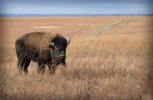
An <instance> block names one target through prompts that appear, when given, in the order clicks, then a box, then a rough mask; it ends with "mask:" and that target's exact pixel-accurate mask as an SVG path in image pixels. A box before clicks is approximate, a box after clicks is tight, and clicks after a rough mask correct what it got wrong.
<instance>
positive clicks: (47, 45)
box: [15, 32, 70, 74]
mask: <svg viewBox="0 0 153 100" xmlns="http://www.w3.org/2000/svg"><path fill="white" fill-rule="evenodd" d="M69 43H70V40H69V41H68V42H67V40H66V39H65V38H64V37H63V36H60V35H58V34H52V33H46V32H31V33H27V34H25V35H23V36H21V37H20V38H18V39H17V40H16V43H15V48H16V54H17V58H18V69H19V71H20V72H22V71H24V73H25V74H27V73H28V66H29V64H30V62H31V61H34V62H37V63H38V73H41V74H44V72H45V65H47V66H48V68H49V71H50V73H51V74H52V73H54V72H55V70H56V68H57V66H58V65H59V64H63V65H64V66H65V59H66V48H67V45H68V44H69Z"/></svg>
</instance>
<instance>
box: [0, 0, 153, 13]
mask: <svg viewBox="0 0 153 100" xmlns="http://www.w3.org/2000/svg"><path fill="white" fill-rule="evenodd" d="M0 2H1V3H0V14H42V15H43V14H153V12H152V11H153V10H152V9H153V0H1V1H0Z"/></svg>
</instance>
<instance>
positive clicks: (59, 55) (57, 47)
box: [49, 37, 71, 66]
mask: <svg viewBox="0 0 153 100" xmlns="http://www.w3.org/2000/svg"><path fill="white" fill-rule="evenodd" d="M70 41H71V38H70V40H69V41H67V40H66V39H65V38H64V37H55V38H54V39H53V40H52V41H51V42H49V48H52V49H53V51H52V52H51V53H50V55H51V58H52V60H54V61H56V63H57V62H58V64H62V65H64V66H65V59H66V48H67V46H68V44H69V43H70Z"/></svg>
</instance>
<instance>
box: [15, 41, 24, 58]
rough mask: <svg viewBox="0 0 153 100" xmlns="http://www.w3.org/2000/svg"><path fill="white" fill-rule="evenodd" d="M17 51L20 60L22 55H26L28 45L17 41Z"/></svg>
mask: <svg viewBox="0 0 153 100" xmlns="http://www.w3.org/2000/svg"><path fill="white" fill-rule="evenodd" d="M15 49H16V54H17V57H18V58H19V57H20V55H21V54H24V52H25V50H26V45H25V43H24V42H23V41H22V40H17V41H16V42H15Z"/></svg>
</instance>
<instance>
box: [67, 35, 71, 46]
mask: <svg viewBox="0 0 153 100" xmlns="http://www.w3.org/2000/svg"><path fill="white" fill-rule="evenodd" d="M70 42H71V37H70V39H69V41H68V42H67V45H69V43H70Z"/></svg>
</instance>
